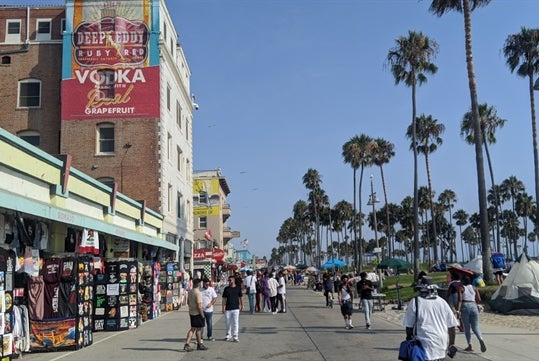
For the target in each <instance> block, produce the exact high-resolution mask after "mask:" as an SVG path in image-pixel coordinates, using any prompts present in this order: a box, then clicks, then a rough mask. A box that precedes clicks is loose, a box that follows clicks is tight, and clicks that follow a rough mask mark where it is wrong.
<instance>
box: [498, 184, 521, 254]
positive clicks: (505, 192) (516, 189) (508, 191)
mask: <svg viewBox="0 0 539 361" xmlns="http://www.w3.org/2000/svg"><path fill="white" fill-rule="evenodd" d="M500 188H501V191H502V197H503V198H505V199H510V200H511V205H512V211H513V214H515V215H516V200H517V197H518V195H519V194H520V193H522V192H523V191H524V189H525V187H524V183H522V181H521V180H519V179H518V178H517V177H515V176H510V177H509V178H507V179H505V180H504V181H503V182H502V185H501V187H500ZM511 219H512V218H511ZM517 222H518V221H517ZM517 228H518V227H517ZM510 229H511V230H513V231H514V230H515V227H511V228H510ZM516 233H517V234H511V235H509V236H510V239H511V241H513V242H514V251H515V257H517V256H518V251H517V240H518V232H516ZM506 234H507V233H506Z"/></svg>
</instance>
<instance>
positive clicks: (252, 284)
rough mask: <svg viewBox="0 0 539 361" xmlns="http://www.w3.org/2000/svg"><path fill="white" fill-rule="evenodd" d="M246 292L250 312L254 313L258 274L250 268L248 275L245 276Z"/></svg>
mask: <svg viewBox="0 0 539 361" xmlns="http://www.w3.org/2000/svg"><path fill="white" fill-rule="evenodd" d="M245 293H247V298H248V299H249V313H250V314H251V315H253V314H254V313H255V296H256V276H255V275H254V274H253V272H252V271H250V270H249V271H247V277H245Z"/></svg>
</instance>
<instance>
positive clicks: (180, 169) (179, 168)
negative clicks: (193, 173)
mask: <svg viewBox="0 0 539 361" xmlns="http://www.w3.org/2000/svg"><path fill="white" fill-rule="evenodd" d="M176 152H177V153H178V164H177V167H178V172H179V173H181V172H182V162H183V152H182V149H181V148H180V147H178V148H177V149H176Z"/></svg>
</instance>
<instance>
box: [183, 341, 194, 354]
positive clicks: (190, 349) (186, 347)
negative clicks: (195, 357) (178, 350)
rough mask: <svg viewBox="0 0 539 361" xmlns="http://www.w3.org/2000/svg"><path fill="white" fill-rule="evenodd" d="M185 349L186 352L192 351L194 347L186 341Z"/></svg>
mask: <svg viewBox="0 0 539 361" xmlns="http://www.w3.org/2000/svg"><path fill="white" fill-rule="evenodd" d="M183 351H184V352H191V351H193V348H192V347H191V346H189V344H188V343H186V344H185V346H183Z"/></svg>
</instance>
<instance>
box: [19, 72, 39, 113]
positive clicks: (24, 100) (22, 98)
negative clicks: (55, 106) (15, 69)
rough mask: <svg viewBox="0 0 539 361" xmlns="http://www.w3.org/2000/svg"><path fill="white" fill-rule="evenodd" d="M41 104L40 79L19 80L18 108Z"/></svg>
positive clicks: (36, 106)
mask: <svg viewBox="0 0 539 361" xmlns="http://www.w3.org/2000/svg"><path fill="white" fill-rule="evenodd" d="M40 106H41V81H40V80H37V79H26V80H21V81H20V82H19V108H39V107H40Z"/></svg>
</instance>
